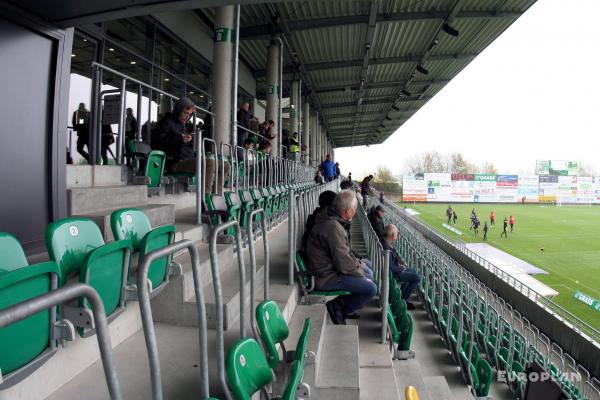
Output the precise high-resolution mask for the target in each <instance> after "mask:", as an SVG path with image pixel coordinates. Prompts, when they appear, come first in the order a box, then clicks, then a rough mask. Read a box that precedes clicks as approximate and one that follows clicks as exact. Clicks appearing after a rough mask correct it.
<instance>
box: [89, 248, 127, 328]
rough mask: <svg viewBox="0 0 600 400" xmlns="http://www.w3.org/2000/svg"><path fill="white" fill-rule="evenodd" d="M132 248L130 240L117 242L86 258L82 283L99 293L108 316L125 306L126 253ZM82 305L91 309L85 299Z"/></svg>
mask: <svg viewBox="0 0 600 400" xmlns="http://www.w3.org/2000/svg"><path fill="white" fill-rule="evenodd" d="M130 247H131V244H130V242H129V241H128V240H117V241H115V242H110V243H107V244H105V245H103V246H100V247H98V248H96V249H94V250H92V251H91V252H90V253H89V254H88V255H87V257H86V258H85V261H84V265H83V269H82V270H81V272H82V274H81V275H80V281H82V282H84V283H87V284H89V285H90V286H91V287H93V288H94V289H95V290H96V291H97V292H98V294H99V295H100V298H102V302H103V303H104V309H105V312H106V315H107V316H109V315H110V314H112V312H113V311H115V310H116V309H117V307H119V306H121V305H124V298H123V289H124V286H125V284H126V283H127V275H128V274H129V268H128V267H129V264H127V265H126V263H127V262H128V259H126V253H127V252H128V251H129V249H130ZM124 271H125V273H124ZM80 303H81V305H82V306H85V307H89V305H88V304H87V301H86V300H84V299H81V301H80Z"/></svg>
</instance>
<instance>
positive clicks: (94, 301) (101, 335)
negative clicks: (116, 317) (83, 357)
mask: <svg viewBox="0 0 600 400" xmlns="http://www.w3.org/2000/svg"><path fill="white" fill-rule="evenodd" d="M80 297H85V299H86V300H87V301H88V302H89V304H90V306H91V307H92V313H93V316H94V327H95V329H96V338H97V339H98V347H99V349H100V359H101V360H102V367H103V368H104V376H105V377H106V384H107V386H108V393H109V395H110V398H111V399H112V400H121V399H122V398H123V395H122V394H121V387H120V385H119V378H118V376H117V369H116V367H115V361H114V358H113V353H112V345H111V343H110V332H109V331H108V323H107V321H106V312H105V310H104V303H103V302H102V299H101V298H100V296H99V295H98V293H97V292H96V291H95V290H94V289H93V288H92V287H91V286H88V285H85V284H83V283H71V284H68V285H65V286H63V287H61V288H59V289H56V290H53V291H51V292H48V293H45V294H42V295H40V296H37V297H34V298H32V299H29V300H26V301H23V302H21V303H18V304H14V305H12V306H10V307H7V308H5V309H3V310H0V328H4V327H6V326H9V325H12V324H14V323H17V322H19V321H21V320H23V319H25V318H27V317H30V316H32V315H34V314H37V313H39V312H40V311H43V310H47V309H49V308H52V307H54V306H56V305H58V304H63V303H66V302H67V301H69V300H73V299H78V298H80Z"/></svg>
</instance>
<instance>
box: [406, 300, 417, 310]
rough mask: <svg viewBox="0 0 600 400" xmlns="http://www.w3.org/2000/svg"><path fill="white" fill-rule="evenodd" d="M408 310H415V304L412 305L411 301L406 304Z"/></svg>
mask: <svg viewBox="0 0 600 400" xmlns="http://www.w3.org/2000/svg"><path fill="white" fill-rule="evenodd" d="M406 309H407V310H414V309H415V305H414V304H413V303H411V302H410V301H407V302H406Z"/></svg>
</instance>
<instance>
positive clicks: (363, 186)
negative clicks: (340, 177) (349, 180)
mask: <svg viewBox="0 0 600 400" xmlns="http://www.w3.org/2000/svg"><path fill="white" fill-rule="evenodd" d="M372 180H373V175H369V176H367V177H366V178H365V179H363V180H362V182H361V183H360V194H361V195H362V198H363V207H364V209H365V210H366V209H367V206H368V204H369V198H368V196H369V195H370V194H371V181H372Z"/></svg>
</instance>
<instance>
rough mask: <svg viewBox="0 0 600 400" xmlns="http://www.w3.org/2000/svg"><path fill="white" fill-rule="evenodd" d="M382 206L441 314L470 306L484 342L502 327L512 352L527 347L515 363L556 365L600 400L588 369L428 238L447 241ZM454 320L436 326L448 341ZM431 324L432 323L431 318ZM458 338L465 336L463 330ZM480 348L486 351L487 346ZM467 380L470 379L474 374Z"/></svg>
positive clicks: (402, 213)
mask: <svg viewBox="0 0 600 400" xmlns="http://www.w3.org/2000/svg"><path fill="white" fill-rule="evenodd" d="M384 207H385V209H386V214H385V217H384V218H385V219H386V220H387V222H391V223H394V224H396V226H397V227H398V228H399V239H398V242H397V245H396V248H397V250H398V252H399V253H400V255H401V256H402V257H403V258H404V259H405V260H406V261H407V263H408V264H409V265H412V266H414V268H415V269H417V271H418V272H419V273H420V274H421V276H423V277H425V280H426V281H428V282H429V285H430V286H431V288H432V295H431V297H432V299H433V300H432V302H433V304H434V306H435V307H437V310H440V312H441V309H442V305H446V306H448V307H449V308H450V309H451V307H453V306H454V305H455V304H456V303H458V304H465V305H467V307H469V309H471V310H472V311H473V312H474V313H475V315H477V316H478V317H477V318H475V321H476V323H477V324H478V325H479V324H482V325H484V326H485V337H487V336H489V335H494V336H495V337H496V338H501V337H502V336H503V334H504V329H505V328H504V326H506V327H507V328H506V329H507V331H508V332H509V333H510V336H511V339H510V343H509V344H508V346H509V351H510V352H511V353H512V352H513V350H514V348H516V344H515V343H516V342H515V340H514V338H512V337H513V336H514V337H519V338H523V343H524V344H521V345H520V346H525V348H526V349H527V351H526V352H525V356H523V358H521V359H519V360H514V361H520V362H523V363H525V362H530V361H531V360H533V359H534V358H536V357H537V358H536V359H538V361H539V362H540V363H541V364H542V366H543V367H544V368H546V369H551V366H552V368H556V370H557V371H559V373H561V374H564V373H565V372H574V373H575V374H576V375H577V376H579V378H580V379H578V380H577V381H576V382H570V383H569V384H572V385H577V387H578V389H579V390H581V391H582V393H584V394H587V395H590V396H591V395H592V394H593V395H596V394H597V397H596V398H598V399H600V382H598V381H597V380H596V378H594V377H592V376H591V374H590V373H589V371H588V370H587V369H586V368H585V367H583V366H582V365H581V364H579V363H577V362H576V361H575V360H574V358H573V357H571V356H570V355H569V354H568V353H566V352H565V351H563V349H562V348H561V347H560V346H559V345H558V344H556V343H554V342H553V341H551V340H550V339H549V338H548V337H547V336H546V335H544V334H543V333H542V332H540V330H539V329H538V328H537V327H536V326H535V325H534V324H533V323H531V322H530V321H529V320H528V319H527V318H525V317H524V316H523V315H521V314H520V313H519V311H518V310H516V309H514V308H513V307H512V306H511V305H510V304H508V303H507V302H506V301H505V300H504V299H502V298H501V297H499V296H498V295H497V294H496V293H495V292H493V291H492V290H491V289H490V288H489V287H487V286H486V285H484V284H483V283H482V282H481V281H479V280H478V279H477V278H476V277H475V276H473V275H472V274H471V273H470V272H468V271H467V270H466V269H465V268H464V267H462V266H461V265H460V264H459V263H457V262H456V261H455V260H454V259H453V258H452V257H450V256H449V255H448V254H447V253H445V252H444V251H443V250H441V249H440V248H439V247H437V246H436V245H435V244H434V243H433V242H431V241H430V239H429V238H428V237H431V236H430V235H435V237H437V238H442V239H443V237H442V235H441V234H439V233H438V232H436V231H434V230H433V229H432V228H430V227H429V226H427V225H425V224H424V223H422V222H421V221H418V220H416V219H415V218H413V217H412V216H410V215H409V214H408V213H406V212H405V211H404V210H402V209H401V208H400V207H398V206H397V205H395V204H392V205H390V204H389V203H387V202H386V205H385V206H384ZM413 225H418V226H420V227H421V228H425V229H424V230H423V232H426V233H427V237H426V236H425V235H424V234H423V233H421V231H420V230H419V229H417V228H416V227H414V226H413ZM447 243H449V244H452V242H451V241H447ZM484 308H485V309H486V310H488V311H487V312H486V313H485V314H483V315H481V313H480V310H482V309H484ZM426 309H427V311H428V313H429V314H430V317H432V309H429V308H428V307H426ZM450 315H451V312H448V318H447V319H448V320H447V321H446V326H447V328H446V330H443V329H441V326H438V330H440V331H441V332H442V333H443V334H444V335H446V336H447V335H448V334H449V332H450V331H449V329H450V328H449V325H450ZM431 319H432V320H434V318H433V317H432V318H431ZM478 325H477V326H478ZM460 334H462V330H461V333H460ZM459 338H460V336H459ZM586 339H587V338H586ZM590 340H591V339H590ZM498 342H499V340H498ZM482 345H483V346H485V344H482ZM499 346H500V344H499V343H496V344H495V348H494V349H493V351H495V352H496V351H498V350H499ZM471 351H472V350H471ZM511 357H513V356H511ZM509 361H511V362H512V361H513V360H512V359H510V360H509ZM506 369H507V372H508V373H511V372H512V365H510V366H508V367H507V368H506ZM469 379H472V376H470V374H469Z"/></svg>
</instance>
